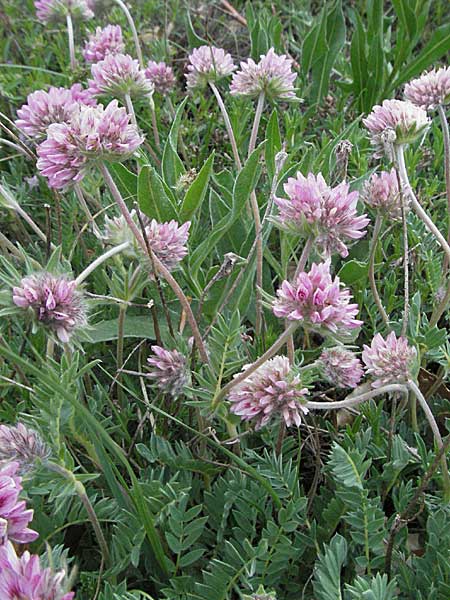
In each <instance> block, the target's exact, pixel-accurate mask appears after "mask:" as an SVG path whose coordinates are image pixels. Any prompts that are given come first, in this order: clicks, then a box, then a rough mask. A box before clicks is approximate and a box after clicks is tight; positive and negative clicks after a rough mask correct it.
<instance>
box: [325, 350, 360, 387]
mask: <svg viewBox="0 0 450 600" xmlns="http://www.w3.org/2000/svg"><path fill="white" fill-rule="evenodd" d="M319 362H320V365H321V368H322V372H323V375H324V377H325V379H326V380H327V381H329V382H330V383H332V384H333V385H335V386H336V387H338V388H355V387H356V386H357V385H358V383H359V382H360V381H361V379H362V377H363V375H364V371H363V368H362V364H361V361H360V360H359V358H358V357H357V356H356V355H355V354H354V353H353V352H351V351H350V350H347V348H344V347H343V346H337V347H336V348H325V350H323V351H322V354H321V355H320V359H319Z"/></svg>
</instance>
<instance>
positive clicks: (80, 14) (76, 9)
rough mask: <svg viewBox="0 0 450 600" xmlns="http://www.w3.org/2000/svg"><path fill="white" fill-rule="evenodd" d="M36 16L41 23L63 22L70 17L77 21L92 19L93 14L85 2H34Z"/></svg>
mask: <svg viewBox="0 0 450 600" xmlns="http://www.w3.org/2000/svg"><path fill="white" fill-rule="evenodd" d="M34 5H35V7H36V16H37V18H38V19H39V21H42V22H43V23H56V22H58V21H65V19H66V16H67V15H68V14H70V16H71V17H72V18H73V19H75V20H78V21H87V20H88V19H92V17H93V16H94V13H93V12H92V10H91V9H90V8H89V6H88V3H87V1H86V0H35V2H34Z"/></svg>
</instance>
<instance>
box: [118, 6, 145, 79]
mask: <svg viewBox="0 0 450 600" xmlns="http://www.w3.org/2000/svg"><path fill="white" fill-rule="evenodd" d="M114 2H115V3H116V4H117V5H118V6H120V8H121V9H122V11H123V12H124V14H125V16H126V18H127V21H128V25H129V26H130V29H131V33H132V35H133V41H134V45H135V48H136V55H137V57H138V61H139V64H140V66H141V69H143V68H144V58H143V56H142V50H141V45H140V43H139V37H138V34H137V30H136V25H135V24H134V21H133V17H132V16H131V13H130V11H129V10H128V8H127V6H126V4H125V2H122V0H114Z"/></svg>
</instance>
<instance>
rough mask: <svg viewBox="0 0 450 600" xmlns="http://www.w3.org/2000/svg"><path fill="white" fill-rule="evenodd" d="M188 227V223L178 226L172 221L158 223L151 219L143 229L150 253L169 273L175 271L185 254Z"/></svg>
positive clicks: (189, 224)
mask: <svg viewBox="0 0 450 600" xmlns="http://www.w3.org/2000/svg"><path fill="white" fill-rule="evenodd" d="M190 226H191V222H190V221H187V222H186V223H183V225H178V223H177V222H176V221H173V220H172V221H169V222H168V223H158V221H156V220H155V219H152V220H151V222H150V224H149V225H148V226H147V227H146V228H145V232H146V234H147V239H148V242H149V245H150V248H151V249H152V252H154V253H155V255H156V256H157V257H158V258H159V260H160V261H161V262H162V263H163V265H164V266H165V267H166V268H167V269H169V270H170V271H172V270H173V269H175V267H177V266H178V263H179V262H180V261H181V260H182V259H183V258H184V257H185V256H186V254H187V248H186V242H187V239H188V237H189V228H190Z"/></svg>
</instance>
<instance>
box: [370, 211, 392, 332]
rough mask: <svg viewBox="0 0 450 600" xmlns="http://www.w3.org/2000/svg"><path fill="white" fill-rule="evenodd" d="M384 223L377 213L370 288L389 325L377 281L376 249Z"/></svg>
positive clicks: (373, 238) (373, 235) (382, 315)
mask: <svg viewBox="0 0 450 600" xmlns="http://www.w3.org/2000/svg"><path fill="white" fill-rule="evenodd" d="M382 223H383V219H382V217H381V216H380V215H377V217H376V219H375V225H374V227H373V234H372V242H371V245H370V254H369V282H370V289H371V290H372V295H373V298H374V300H375V304H376V305H377V308H378V311H379V313H380V315H381V318H382V319H383V322H384V324H385V325H387V326H388V325H389V317H388V315H387V313H386V311H385V310H384V306H383V303H382V302H381V298H380V295H379V294H378V290H377V284H376V281H375V254H376V250H377V245H378V238H379V236H380V231H381V226H382Z"/></svg>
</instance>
